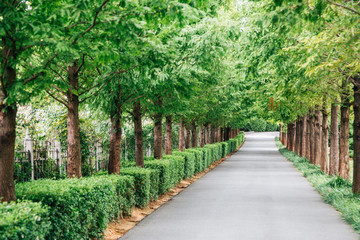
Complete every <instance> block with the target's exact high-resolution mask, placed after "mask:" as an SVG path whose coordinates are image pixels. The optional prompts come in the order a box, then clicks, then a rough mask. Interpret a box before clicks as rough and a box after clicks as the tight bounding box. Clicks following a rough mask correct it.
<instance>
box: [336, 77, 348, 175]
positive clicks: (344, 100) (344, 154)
mask: <svg viewBox="0 0 360 240" xmlns="http://www.w3.org/2000/svg"><path fill="white" fill-rule="evenodd" d="M347 87H348V86H347V83H346V82H345V81H344V82H343V84H342V89H343V93H342V95H341V107H340V138H339V175H340V177H342V178H346V179H349V178H350V164H349V160H350V157H349V137H350V135H349V129H350V121H349V119H350V117H349V116H350V101H349V90H348V89H347Z"/></svg>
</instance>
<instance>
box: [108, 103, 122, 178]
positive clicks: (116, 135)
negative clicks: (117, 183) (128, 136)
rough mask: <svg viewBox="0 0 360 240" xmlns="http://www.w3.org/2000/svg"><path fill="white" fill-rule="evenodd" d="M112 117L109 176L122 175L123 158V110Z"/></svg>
mask: <svg viewBox="0 0 360 240" xmlns="http://www.w3.org/2000/svg"><path fill="white" fill-rule="evenodd" d="M119 110H120V109H118V111H115V112H114V113H113V114H112V115H111V132H110V147H109V166H108V173H109V174H120V161H121V159H120V157H121V114H122V112H121V110H120V111H119Z"/></svg>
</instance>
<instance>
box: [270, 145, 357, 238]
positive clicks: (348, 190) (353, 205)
mask: <svg viewBox="0 0 360 240" xmlns="http://www.w3.org/2000/svg"><path fill="white" fill-rule="evenodd" d="M276 145H277V147H278V148H279V151H280V153H281V154H282V155H284V157H286V158H287V159H289V160H290V161H291V162H292V163H293V164H294V166H295V167H296V168H297V169H298V170H299V171H300V172H301V173H302V174H303V175H304V176H305V177H306V178H307V179H308V180H309V182H311V184H312V185H313V186H314V187H315V188H316V190H317V191H319V193H320V194H321V195H322V198H323V199H324V201H325V202H327V203H329V204H331V205H332V206H334V207H335V208H336V209H337V210H338V211H339V212H341V216H342V218H344V219H345V220H346V221H347V222H348V223H349V224H350V225H352V226H353V227H354V229H355V230H356V231H357V232H358V233H360V219H359V211H360V198H359V196H358V195H355V194H353V193H352V184H351V183H350V182H349V181H348V180H346V179H342V178H340V177H339V176H329V175H327V174H325V173H324V172H322V171H321V170H320V167H319V166H316V165H313V164H310V162H309V160H308V159H306V158H302V157H300V156H298V155H296V154H295V153H294V152H291V151H289V150H287V149H286V148H285V147H284V146H283V145H282V144H281V142H280V141H279V139H278V138H277V139H276Z"/></svg>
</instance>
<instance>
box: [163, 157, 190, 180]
mask: <svg viewBox="0 0 360 240" xmlns="http://www.w3.org/2000/svg"><path fill="white" fill-rule="evenodd" d="M163 159H164V160H169V161H170V166H171V170H172V171H171V180H172V187H174V186H175V185H176V184H177V183H178V182H180V181H181V180H182V179H184V177H185V157H184V156H175V155H164V156H163Z"/></svg>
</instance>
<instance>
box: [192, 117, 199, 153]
mask: <svg viewBox="0 0 360 240" xmlns="http://www.w3.org/2000/svg"><path fill="white" fill-rule="evenodd" d="M191 133H192V138H191V146H192V147H197V145H198V139H197V131H196V123H195V121H192V123H191Z"/></svg>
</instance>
